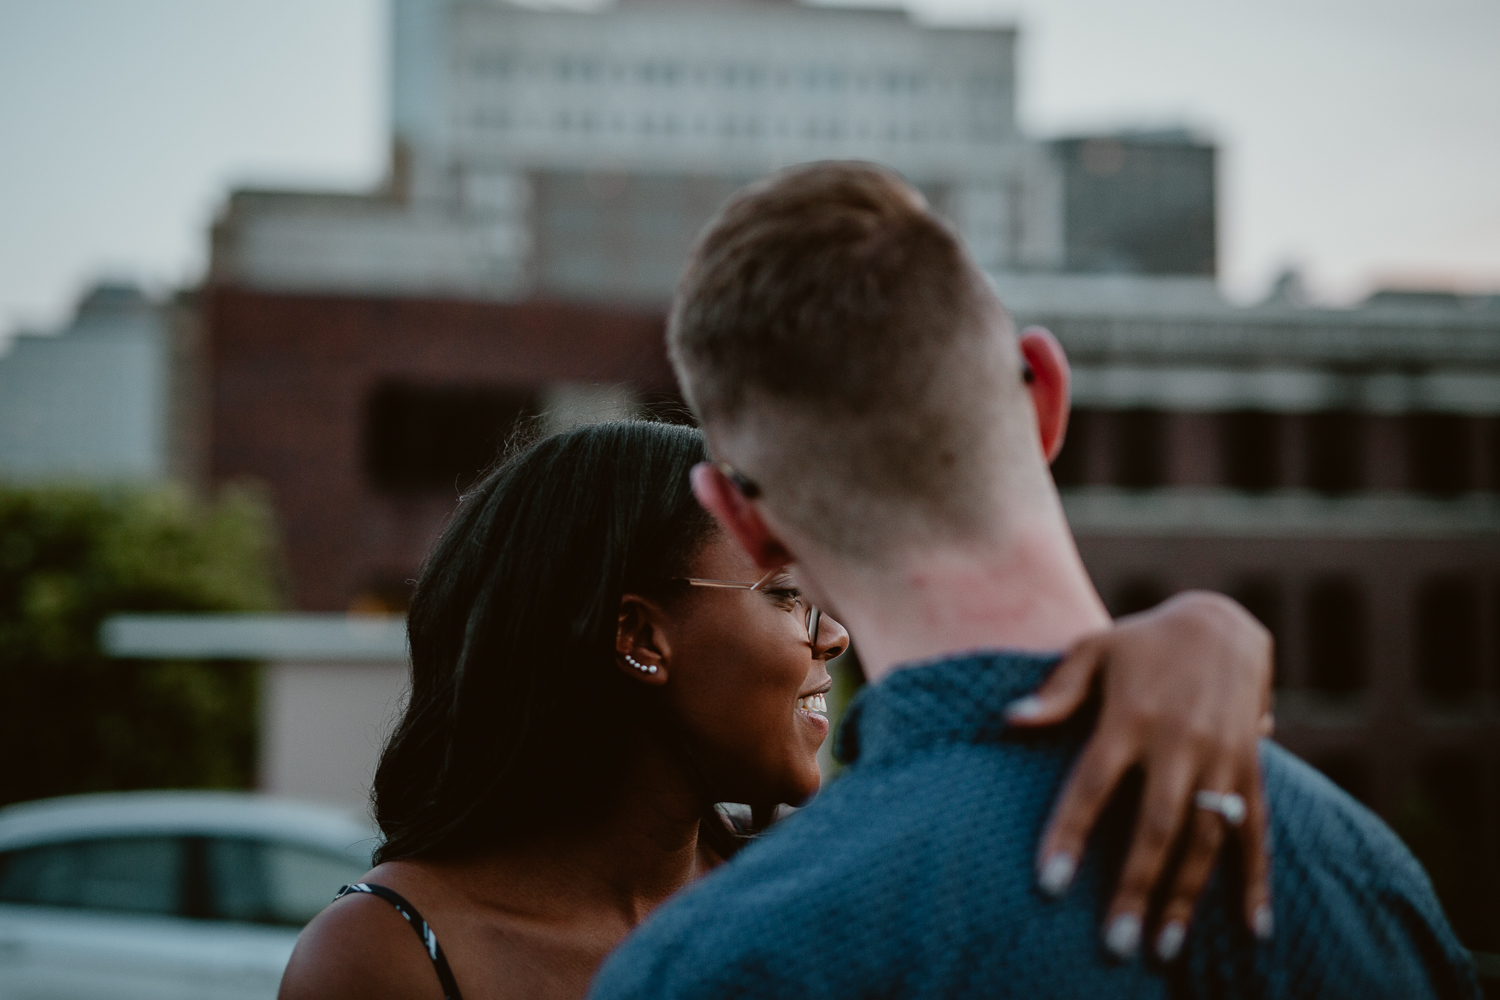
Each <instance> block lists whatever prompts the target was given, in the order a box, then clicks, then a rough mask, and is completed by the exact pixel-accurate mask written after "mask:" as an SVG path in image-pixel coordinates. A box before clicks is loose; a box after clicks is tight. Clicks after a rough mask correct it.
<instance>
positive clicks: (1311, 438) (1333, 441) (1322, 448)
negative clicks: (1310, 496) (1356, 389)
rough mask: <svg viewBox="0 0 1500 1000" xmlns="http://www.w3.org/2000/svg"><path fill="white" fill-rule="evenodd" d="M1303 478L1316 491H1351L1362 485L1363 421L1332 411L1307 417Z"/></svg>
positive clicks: (1356, 415)
mask: <svg viewBox="0 0 1500 1000" xmlns="http://www.w3.org/2000/svg"><path fill="white" fill-rule="evenodd" d="M1306 427H1307V448H1306V451H1305V453H1304V454H1305V457H1306V464H1307V467H1306V471H1305V475H1304V480H1305V482H1306V483H1307V485H1308V486H1310V487H1311V488H1313V489H1315V490H1317V491H1318V492H1320V493H1330V494H1339V493H1352V492H1353V491H1355V490H1357V489H1359V488H1360V487H1362V486H1363V485H1364V484H1365V422H1364V420H1363V418H1361V416H1360V415H1359V414H1357V413H1350V412H1347V411H1338V410H1333V411H1329V412H1326V413H1312V414H1309V415H1308V417H1307V424H1306Z"/></svg>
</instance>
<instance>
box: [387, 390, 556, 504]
mask: <svg viewBox="0 0 1500 1000" xmlns="http://www.w3.org/2000/svg"><path fill="white" fill-rule="evenodd" d="M539 411H540V408H539V407H538V405H537V400H536V397H535V395H534V394H533V393H531V392H530V391H528V390H523V389H517V388H512V387H503V386H487V385H486V386H413V385H407V384H401V383H388V384H386V385H382V386H380V387H379V388H377V389H376V390H375V391H374V392H373V393H372V394H371V395H370V399H369V404H368V407H367V409H366V414H365V471H366V473H367V474H368V475H369V477H370V480H371V482H373V483H374V484H375V486H376V487H378V488H379V489H383V490H390V491H394V492H448V491H461V490H463V489H465V488H466V487H467V486H468V485H469V484H470V483H472V482H473V481H474V480H475V479H476V478H478V476H479V474H480V473H481V472H483V471H484V470H485V469H487V468H489V466H491V465H492V464H494V462H495V460H496V459H497V458H498V457H499V456H500V451H501V449H502V448H503V447H504V445H505V442H506V441H507V440H508V439H509V437H510V436H511V434H512V433H513V432H514V431H515V429H516V427H517V425H518V424H519V423H520V422H521V421H522V420H524V419H526V418H528V417H532V416H535V415H536V414H537V413H538V412H539Z"/></svg>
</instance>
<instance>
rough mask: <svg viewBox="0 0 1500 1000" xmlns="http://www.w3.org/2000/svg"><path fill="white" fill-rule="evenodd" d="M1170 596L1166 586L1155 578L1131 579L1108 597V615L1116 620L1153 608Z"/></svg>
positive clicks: (1141, 577)
mask: <svg viewBox="0 0 1500 1000" xmlns="http://www.w3.org/2000/svg"><path fill="white" fill-rule="evenodd" d="M1170 596H1171V594H1170V592H1169V591H1168V590H1167V585H1166V584H1165V583H1163V582H1162V581H1161V580H1158V579H1156V578H1155V577H1148V576H1140V577H1132V578H1130V579H1127V580H1123V581H1121V582H1120V584H1119V586H1117V587H1115V589H1114V593H1113V594H1112V595H1111V596H1110V601H1109V613H1110V614H1111V615H1113V616H1114V617H1116V618H1119V617H1121V616H1123V615H1133V614H1135V613H1136V612H1137V611H1145V610H1146V609H1148V608H1154V607H1156V606H1157V605H1158V604H1160V603H1161V602H1162V601H1165V600H1166V599H1167V598H1168V597H1170Z"/></svg>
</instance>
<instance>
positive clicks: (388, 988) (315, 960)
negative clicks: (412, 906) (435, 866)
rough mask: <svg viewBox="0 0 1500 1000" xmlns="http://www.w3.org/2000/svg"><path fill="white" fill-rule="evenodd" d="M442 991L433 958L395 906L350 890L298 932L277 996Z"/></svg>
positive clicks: (329, 997) (285, 999)
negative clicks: (429, 956)
mask: <svg viewBox="0 0 1500 1000" xmlns="http://www.w3.org/2000/svg"><path fill="white" fill-rule="evenodd" d="M442 995H443V991H442V987H441V986H440V985H439V984H438V978H437V974H436V973H435V971H434V970H433V967H432V961H431V959H429V958H428V957H427V952H426V950H425V949H424V948H423V947H422V942H421V941H419V940H418V939H417V935H416V934H414V933H413V932H412V928H411V925H410V924H408V923H407V922H406V920H405V918H403V917H402V916H401V914H399V913H397V912H396V908H395V907H394V906H392V905H391V904H390V903H388V902H386V901H385V900H383V899H380V898H378V897H375V896H371V895H368V894H365V893H350V894H349V895H347V896H344V897H343V898H342V899H339V900H336V901H335V902H333V903H331V904H329V905H328V906H327V907H325V908H324V909H323V912H322V913H320V914H318V915H317V916H316V917H314V918H313V920H312V923H310V924H308V925H307V926H306V927H305V928H303V930H302V933H301V934H300V935H298V937H297V947H296V948H295V949H293V951H292V958H291V961H290V962H288V963H287V967H286V972H285V973H283V974H282V977H281V991H280V992H279V993H278V994H277V997H278V1000H311V998H314V997H317V998H323V1000H341V998H344V997H348V998H351V1000H353V998H355V997H359V998H369V1000H382V998H386V997H389V998H392V1000H395V998H398V997H400V998H409V997H418V998H420V997H432V998H433V1000H440V998H441V997H442Z"/></svg>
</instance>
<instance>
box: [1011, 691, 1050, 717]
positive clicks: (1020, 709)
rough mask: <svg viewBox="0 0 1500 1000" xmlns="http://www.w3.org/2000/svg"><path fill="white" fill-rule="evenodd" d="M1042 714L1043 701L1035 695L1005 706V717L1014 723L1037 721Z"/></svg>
mask: <svg viewBox="0 0 1500 1000" xmlns="http://www.w3.org/2000/svg"><path fill="white" fill-rule="evenodd" d="M1041 714H1042V699H1040V698H1038V697H1037V696H1036V695H1034V694H1028V695H1027V696H1026V697H1024V698H1017V699H1016V700H1015V701H1013V702H1011V703H1010V704H1009V705H1006V706H1005V717H1006V718H1007V719H1010V720H1011V721H1012V722H1024V721H1025V720H1027V719H1035V718H1036V717H1037V716H1038V715H1041Z"/></svg>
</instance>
